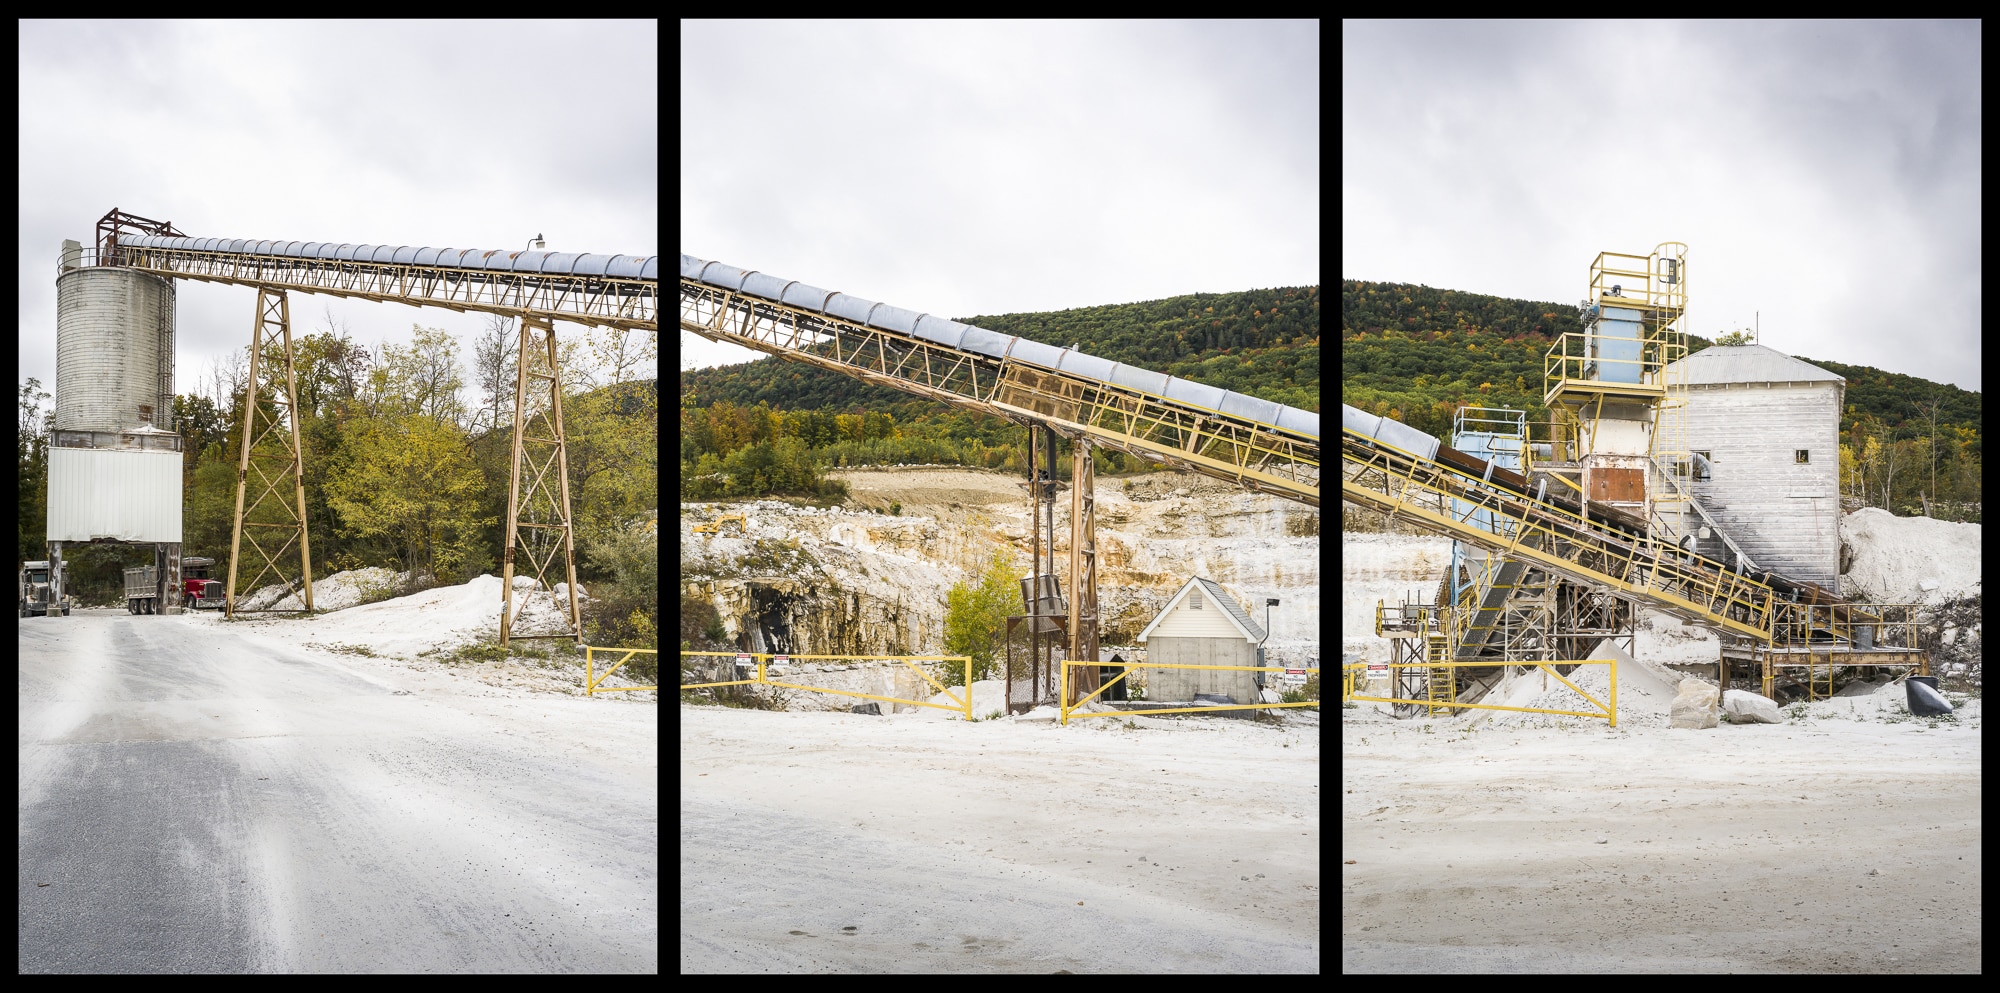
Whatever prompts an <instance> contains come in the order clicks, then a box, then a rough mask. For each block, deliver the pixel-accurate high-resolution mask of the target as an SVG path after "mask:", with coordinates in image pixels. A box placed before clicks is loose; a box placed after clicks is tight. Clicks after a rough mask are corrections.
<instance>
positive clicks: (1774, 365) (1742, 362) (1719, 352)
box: [1667, 345, 1847, 386]
mask: <svg viewBox="0 0 2000 993" xmlns="http://www.w3.org/2000/svg"><path fill="white" fill-rule="evenodd" d="M1678 365H1685V366H1686V367H1687V381H1688V385H1689V386H1703V385H1720V384H1722V383H1820V382H1825V383H1845V382H1847V380H1846V379H1844V378H1842V377H1840V376H1837V375H1834V374H1833V373H1830V372H1828V371H1826V370H1825V369H1822V368H1820V367H1819V366H1816V365H1813V364H1812V363H1810V362H1806V361H1803V360H1800V359H1795V358H1792V357H1791V356H1789V355H1786V354H1785V353H1783V352H1781V351H1778V350H1777V349H1775V348H1771V347H1770V346H1768V345H1710V346H1709V347H1707V348H1704V349H1702V350H1701V351H1699V352H1696V353H1694V354H1693V355H1690V356H1688V357H1687V358H1684V359H1682V360H1680V361H1679V362H1674V363H1670V364H1669V365H1668V366H1667V368H1669V369H1672V368H1673V367H1674V366H1678Z"/></svg>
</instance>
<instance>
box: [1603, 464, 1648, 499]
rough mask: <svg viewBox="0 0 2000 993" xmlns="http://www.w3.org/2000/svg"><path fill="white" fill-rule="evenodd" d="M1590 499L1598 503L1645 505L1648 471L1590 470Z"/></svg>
mask: <svg viewBox="0 0 2000 993" xmlns="http://www.w3.org/2000/svg"><path fill="white" fill-rule="evenodd" d="M1589 475H1590V499H1591V500H1592V501H1594V502H1598V503H1643V502H1645V499H1646V470H1644V469H1607V468H1593V469H1591V470H1590V474H1589Z"/></svg>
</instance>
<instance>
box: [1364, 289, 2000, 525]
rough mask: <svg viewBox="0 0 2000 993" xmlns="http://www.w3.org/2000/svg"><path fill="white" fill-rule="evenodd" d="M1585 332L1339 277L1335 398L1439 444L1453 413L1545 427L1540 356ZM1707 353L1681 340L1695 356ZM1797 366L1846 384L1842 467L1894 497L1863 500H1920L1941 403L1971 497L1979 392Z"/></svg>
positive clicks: (1955, 461)
mask: <svg viewBox="0 0 2000 993" xmlns="http://www.w3.org/2000/svg"><path fill="white" fill-rule="evenodd" d="M1582 329H1583V328H1582V323H1581V321H1580V320H1579V318H1578V315H1577V307H1576V304H1574V303H1568V304H1562V303H1548V302H1541V301H1532V300H1513V299H1508V298H1506V297H1496V296H1487V295H1484V294H1479V293H1462V292H1459V291H1456V290H1443V289H1436V288H1433V287H1429V286H1422V285H1418V284H1413V283H1378V282H1367V281H1362V280H1343V281H1341V286H1340V373H1341V401H1342V402H1343V403H1349V404H1353V405H1354V406H1357V407H1360V408H1363V409H1365V410H1368V411H1371V412H1373V413H1377V414H1382V415H1385V416H1389V417H1394V418H1396V419H1397V420H1400V421H1403V422H1404V423H1406V424H1409V425H1410V426H1412V427H1416V428H1420V429H1422V430H1424V431H1428V432H1431V433H1432V434H1437V435H1446V434H1449V432H1450V431H1451V418H1452V412H1453V411H1454V410H1456V409H1457V408H1458V407H1459V406H1460V405H1465V404H1470V405H1476V406H1485V407H1514V408H1517V409H1521V410H1526V411H1528V412H1529V415H1528V416H1529V420H1546V419H1547V418H1548V412H1547V410H1546V409H1544V408H1543V407H1542V404H1541V396H1542V377H1543V372H1544V356H1545V355H1546V354H1547V353H1548V350H1549V348H1550V346H1551V345H1553V344H1554V342H1555V340H1556V338H1557V336H1558V335H1561V334H1562V333H1563V332H1566V331H1581V330H1582ZM1711 344H1713V342H1711V341H1709V340H1708V339H1706V338H1701V337H1698V336H1695V335H1689V336H1688V348H1689V349H1690V351H1700V350H1702V349H1704V348H1707V347H1709V346H1710V345H1711ZM1796 358H1798V359H1800V360H1801V361H1805V362H1810V363H1812V364H1814V365H1816V366H1819V367H1820V368H1822V369H1825V370H1827V371H1828V372H1832V373H1835V374H1837V375H1839V376H1842V377H1844V378H1846V380H1847V389H1846V394H1845V400H1846V409H1845V410H1844V411H1842V412H1841V424H1840V429H1841V440H1842V441H1843V442H1844V443H1845V444H1844V446H1843V447H1844V448H1850V449H1851V452H1849V453H1848V455H1847V456H1843V458H1846V457H1849V456H1851V457H1853V458H1855V459H1857V460H1858V461H1859V462H1861V463H1864V465H1862V466H1859V467H1857V468H1856V470H1855V479H1856V482H1857V488H1858V489H1860V488H1864V487H1865V486H1869V485H1874V481H1873V480H1871V479H1869V475H1870V473H1871V472H1872V473H1874V474H1875V475H1878V476H1880V477H1881V482H1882V485H1883V486H1884V487H1885V488H1886V489H1888V490H1890V492H1889V493H1888V494H1887V495H1886V496H1883V495H1879V494H1878V495H1877V496H1876V497H1874V498H1870V497H1865V496H1864V497H1863V499H1872V502H1874V503H1875V505H1878V506H1879V505H1883V504H1884V503H1887V504H1889V505H1892V506H1894V507H1897V508H1901V507H1903V506H1905V505H1906V501H1909V500H1914V499H1916V498H1917V495H1916V493H1915V491H1914V490H1912V491H1910V492H1907V493H1906V492H1905V491H1904V489H1903V484H1905V483H1910V484H1911V485H1914V481H1913V480H1911V479H1910V478H1909V476H1910V475H1911V474H1910V473H1908V471H1907V467H1908V466H1909V465H1911V464H1916V463H1921V464H1922V465H1923V466H1924V469H1925V471H1926V473H1928V471H1929V469H1930V457H1931V449H1932V445H1931V441H1932V438H1933V430H1932V428H1933V425H1932V418H1931V416H1930V414H1929V410H1928V405H1929V404H1931V403H1932V402H1935V403H1936V404H1937V406H1938V410H1937V416H1936V431H1935V438H1936V446H1935V447H1936V454H1937V460H1938V465H1937V471H1938V486H1937V489H1938V490H1939V491H1941V492H1943V493H1944V494H1945V496H1946V498H1947V499H1953V500H1964V501H1976V500H1977V499H1978V474H1979V466H1980V460H1981V450H1980V441H1981V439H1980V417H1981V414H1982V406H1981V405H1982V401H1983V398H1982V395H1981V394H1980V393H1977V392H1970V391H1967V390H1962V389H1959V388H1958V387H1956V386H1953V385H1951V384H1949V383H1935V382H1932V381H1930V380H1927V379H1922V378H1919V377H1916V376H1906V375H1902V374H1899V373H1892V372H1885V371H1883V370H1881V369H1876V368H1874V367H1871V366H1857V365H1848V364H1846V363H1843V362H1837V361H1831V360H1827V359H1821V358H1813V357H1809V356H1805V355H1799V356H1796ZM1871 441H1872V442H1873V444H1874V446H1875V449H1871V447H1870V444H1871ZM1876 449H1879V452H1878V451H1876ZM1871 452H1875V454H1874V459H1875V461H1874V462H1872V463H1871V462H1870V455H1871ZM1899 462H1900V464H1899ZM1899 473H1900V474H1901V478H1899V475H1898V474H1899ZM1864 491H1865V490H1864Z"/></svg>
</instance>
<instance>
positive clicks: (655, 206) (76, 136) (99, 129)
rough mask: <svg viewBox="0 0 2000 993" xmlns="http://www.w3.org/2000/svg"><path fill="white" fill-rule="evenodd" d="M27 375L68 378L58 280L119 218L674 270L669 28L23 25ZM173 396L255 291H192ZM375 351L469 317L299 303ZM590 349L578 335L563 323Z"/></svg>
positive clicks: (296, 309) (238, 335)
mask: <svg viewBox="0 0 2000 993" xmlns="http://www.w3.org/2000/svg"><path fill="white" fill-rule="evenodd" d="M20 37H21V44H20V60H21V69H20V90H21V98H20V114H21V117H20V129H21V130H20V148H21V153H20V163H21V228H20V232H19V239H20V240H19V244H18V247H17V254H18V257H19V263H18V265H19V285H20V319H21V327H22V333H21V336H20V346H19V347H20V362H21V375H22V376H23V377H24V378H25V377H29V376H33V377H35V378H37V379H39V380H41V382H42V383H43V385H44V387H45V388H48V387H52V386H53V382H54V378H55V358H54V356H55V271H56V261H57V252H58V248H59V245H60V243H61V241H62V240H63V239H64V238H74V239H76V240H78V241H82V242H85V243H89V242H90V240H91V238H92V232H93V229H94V225H95V223H96V221H97V219H98V218H99V217H100V216H102V215H103V214H104V212H105V211H107V210H110V209H111V208H113V207H118V208H122V209H124V210H126V211H128V212H131V213H135V214H140V215H143V216H147V217H153V218H158V219H162V220H170V221H173V222H174V223H175V224H176V225H177V226H178V227H179V228H180V229H181V230H183V231H186V232H187V233H189V234H193V235H212V236H223V237H239V238H286V239H305V240H330V241H356V242H371V243H376V244H411V245H437V246H457V247H462V248H472V247H477V248H519V247H521V246H523V245H524V244H525V243H526V241H527V239H528V238H529V237H530V236H532V235H534V234H536V233H538V232H539V233H542V234H544V235H546V237H547V239H548V242H549V245H550V247H552V248H560V249H566V250H572V251H592V252H611V253H623V254H642V255H656V254H659V249H658V245H657V244H656V243H657V241H658V238H659V231H658V217H659V202H658V187H659V125H658V118H659V102H658V101H659V97H658V92H659V40H658V39H659V32H658V23H657V22H655V21H650V20H644V21H579V22H530V21H495V22H459V21H452V22H442V21H387V22H366V21H319V22H315V21H272V22H214V21H202V22H161V21H150V22H149V21H139V22H124V21H119V22H88V21H27V22H23V23H22V25H21V36H20ZM178 289H179V329H180V338H179V356H178V358H179V361H178V364H177V370H176V372H177V380H178V387H177V388H178V389H179V390H181V391H182V392H189V391H191V390H192V389H194V383H195V381H196V379H198V378H199V376H200V375H201V372H202V370H203V369H204V368H205V367H206V366H207V364H208V363H209V362H210V361H213V360H215V359H217V358H219V357H220V356H222V355H223V354H224V353H225V352H228V351H231V350H240V349H242V348H243V347H244V346H245V345H246V344H247V343H248V341H249V331H250V321H251V316H252V314H251V311H252V309H253V307H254V301H255V294H254V293H252V292H251V291H249V290H247V289H243V288H241V287H223V286H214V285H210V284H203V283H192V282H182V283H180V284H179V287H178ZM327 310H330V311H331V312H332V313H333V315H334V316H335V318H336V319H339V320H342V321H345V322H346V323H347V324H348V325H350V327H351V329H352V330H353V332H354V335H355V337H356V338H357V339H358V340H360V341H362V342H364V343H366V344H367V345H369V346H370V347H371V348H372V347H374V346H375V345H376V344H378V343H380V342H382V341H388V342H391V343H407V341H408V338H409V332H410V325H411V324H412V323H421V324H423V325H425V326H427V327H441V328H444V329H446V330H448V331H450V332H452V333H453V334H454V335H455V336H457V337H458V338H459V339H460V341H461V342H462V343H469V341H470V339H471V338H472V337H473V336H474V335H476V334H477V333H478V331H479V330H480V329H481V328H482V326H483V324H484V318H483V317H481V316H480V315H476V314H457V313H454V312H452V311H448V310H438V309H432V308H424V309H414V308H408V307H402V306H396V305H384V304H375V303H367V302H360V301H346V300H339V299H336V298H330V297H314V296H304V295H297V296H295V298H294V300H293V301H292V313H293V320H294V321H295V323H299V324H301V325H302V327H301V328H300V329H301V330H308V329H312V328H314V327H316V326H317V325H319V324H320V323H321V321H322V314H323V312H324V311H327ZM558 330H559V332H561V333H564V334H570V333H577V332H578V331H579V330H580V329H578V328H576V327H575V326H573V325H564V326H562V327H560V328H559V329H558Z"/></svg>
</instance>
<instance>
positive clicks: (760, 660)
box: [681, 652, 972, 721]
mask: <svg viewBox="0 0 2000 993" xmlns="http://www.w3.org/2000/svg"><path fill="white" fill-rule="evenodd" d="M691 655H705V656H718V657H722V658H733V659H738V660H742V659H755V660H756V666H757V678H755V679H732V680H725V681H723V682H717V683H682V684H681V689H684V690H698V689H703V688H705V687H711V686H749V685H753V684H754V685H761V686H781V687H784V688H785V689H790V690H807V691H810V692H813V693H831V694H833V695H835V696H851V697H860V698H861V699H863V700H882V701H885V702H888V703H907V704H910V705H911V706H914V707H931V708H935V709H937V710H956V711H958V712H960V713H962V714H964V715H965V719H966V720H968V721H969V720H972V656H970V655H790V654H787V653H784V652H682V653H681V658H684V659H685V658H687V657H688V656H691ZM773 658H781V659H785V660H787V661H790V662H796V661H799V660H802V659H821V660H827V659H831V660H837V661H858V662H901V663H903V664H904V665H907V666H909V667H910V668H911V670H913V671H915V672H916V674H917V675H919V676H922V677H923V679H924V682H927V683H929V684H931V685H932V686H935V687H937V691H938V692H939V693H942V694H944V695H945V699H947V700H951V701H952V703H951V706H945V705H944V704H941V703H931V702H930V701H928V700H905V699H903V698H902V697H893V696H876V695H874V694H872V693H856V692H854V691H853V690H836V689H829V688H827V687H824V686H802V685H800V684H798V683H781V682H778V681H777V680H774V679H770V678H767V666H768V664H769V660H770V659H773ZM918 662H963V663H965V683H964V686H963V687H962V688H963V689H964V691H965V692H964V693H963V694H962V695H963V696H964V697H965V699H964V700H957V699H954V698H953V696H952V692H951V689H950V688H949V687H947V686H945V685H944V684H943V683H940V682H938V681H937V680H935V679H932V678H931V674H930V673H928V672H925V671H924V670H922V669H920V668H918V667H917V664H916V663H918Z"/></svg>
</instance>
